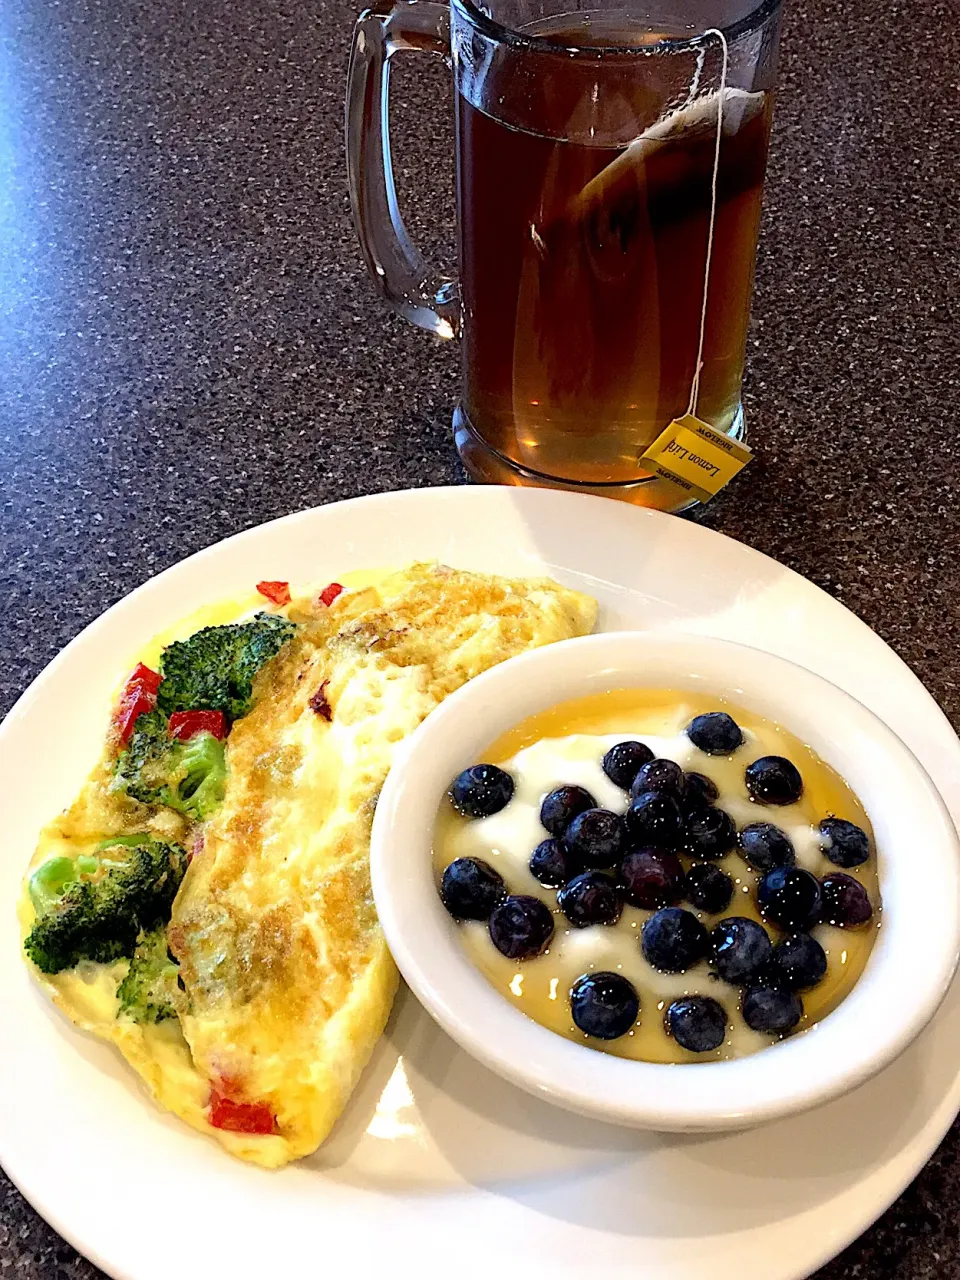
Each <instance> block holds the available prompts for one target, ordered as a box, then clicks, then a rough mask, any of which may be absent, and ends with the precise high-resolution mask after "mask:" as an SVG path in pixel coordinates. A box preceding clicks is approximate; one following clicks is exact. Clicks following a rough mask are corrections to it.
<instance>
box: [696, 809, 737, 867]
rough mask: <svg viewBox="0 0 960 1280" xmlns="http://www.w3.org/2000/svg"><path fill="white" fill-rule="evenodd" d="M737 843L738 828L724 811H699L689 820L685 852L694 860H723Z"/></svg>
mask: <svg viewBox="0 0 960 1280" xmlns="http://www.w3.org/2000/svg"><path fill="white" fill-rule="evenodd" d="M736 843H737V828H736V826H735V825H734V822H733V819H732V818H731V817H730V815H729V813H727V812H726V810H724V809H699V810H697V812H696V813H691V814H690V816H689V817H688V818H687V829H686V832H685V834H684V837H683V847H684V850H685V851H686V852H687V853H689V854H690V856H691V857H693V858H722V857H723V856H724V854H726V853H729V852H730V850H731V849H732V848H733V846H734V845H735V844H736Z"/></svg>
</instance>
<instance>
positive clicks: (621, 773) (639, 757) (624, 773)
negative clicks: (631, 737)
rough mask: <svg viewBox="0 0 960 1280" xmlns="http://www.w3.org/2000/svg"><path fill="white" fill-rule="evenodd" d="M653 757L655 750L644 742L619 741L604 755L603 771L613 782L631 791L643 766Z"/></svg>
mask: <svg viewBox="0 0 960 1280" xmlns="http://www.w3.org/2000/svg"><path fill="white" fill-rule="evenodd" d="M652 759H653V752H652V751H651V750H650V748H649V747H648V746H646V745H645V744H644V743H642V742H618V743H617V744H616V746H613V747H611V748H610V750H609V751H608V752H607V754H606V755H605V756H604V757H603V772H604V773H605V774H606V775H607V777H608V778H609V779H610V781H611V782H612V783H614V784H615V785H616V786H618V787H621V788H622V789H623V790H624V791H629V790H630V786H631V784H632V783H633V780H634V778H635V777H636V776H637V774H638V773H639V772H640V770H641V769H642V768H643V766H644V765H645V764H646V763H647V762H648V761H649V760H652Z"/></svg>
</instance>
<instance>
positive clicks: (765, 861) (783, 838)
mask: <svg viewBox="0 0 960 1280" xmlns="http://www.w3.org/2000/svg"><path fill="white" fill-rule="evenodd" d="M737 844H738V845H739V846H740V852H741V853H742V854H743V856H744V858H745V859H746V861H747V862H749V863H750V865H751V867H755V868H756V870H757V871H772V870H773V868H774V867H792V866H793V864H794V863H795V862H796V860H797V855H796V854H795V853H794V850H793V844H792V843H791V841H790V838H789V837H788V836H787V835H786V834H785V833H784V832H783V831H781V830H780V828H779V827H775V826H774V825H773V823H772V822H751V823H750V825H749V826H748V827H744V828H743V830H742V831H741V832H740V834H739V835H738V836H737Z"/></svg>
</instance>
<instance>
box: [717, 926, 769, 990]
mask: <svg viewBox="0 0 960 1280" xmlns="http://www.w3.org/2000/svg"><path fill="white" fill-rule="evenodd" d="M710 946H711V948H712V950H713V963H714V965H715V966H716V970H717V973H718V974H719V975H720V977H721V978H722V979H723V980H724V982H730V983H732V984H733V985H734V986H735V987H743V986H746V984H747V983H748V982H752V981H753V979H754V978H755V977H756V975H757V974H758V973H759V972H760V970H761V969H762V968H763V967H764V965H765V964H767V962H768V961H769V959H770V956H771V954H772V952H773V947H772V945H771V943H770V938H769V937H768V935H767V931H766V929H764V927H763V925H762V924H757V922H756V920H748V919H747V918H746V917H745V916H729V917H728V918H727V919H726V920H721V921H720V923H719V924H718V925H717V927H716V928H715V929H714V930H713V932H712V933H711V934H710Z"/></svg>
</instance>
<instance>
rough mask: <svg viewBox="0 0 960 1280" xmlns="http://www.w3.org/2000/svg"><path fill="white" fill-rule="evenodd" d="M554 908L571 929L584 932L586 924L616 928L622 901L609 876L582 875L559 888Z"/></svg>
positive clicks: (585, 872)
mask: <svg viewBox="0 0 960 1280" xmlns="http://www.w3.org/2000/svg"><path fill="white" fill-rule="evenodd" d="M557 906H558V907H559V908H560V910H561V911H562V912H563V914H564V915H565V916H566V917H567V919H568V920H569V921H570V923H571V924H572V925H576V927H577V928H578V929H584V928H586V926H587V925H588V924H616V923H617V921H618V920H619V919H620V912H621V911H622V910H623V900H622V899H621V897H620V892H619V890H618V889H617V886H616V884H615V883H614V881H613V878H612V877H611V876H608V875H604V873H603V872H602V871H584V872H582V873H581V874H580V875H578V876H574V877H573V879H572V880H571V881H570V883H569V884H566V885H564V886H563V888H562V889H561V890H560V892H559V893H558V894H557Z"/></svg>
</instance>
